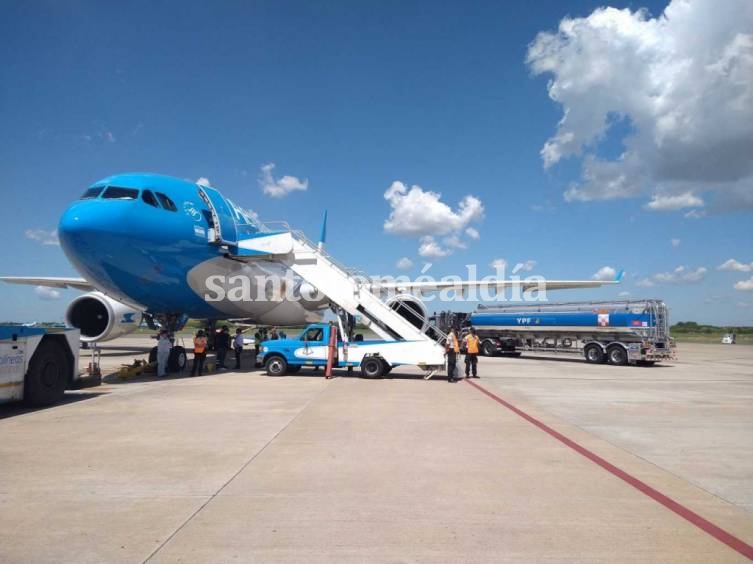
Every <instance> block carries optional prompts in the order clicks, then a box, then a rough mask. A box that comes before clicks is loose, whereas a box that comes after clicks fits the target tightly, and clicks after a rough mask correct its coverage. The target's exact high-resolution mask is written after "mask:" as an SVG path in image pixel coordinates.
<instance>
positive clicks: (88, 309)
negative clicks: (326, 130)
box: [0, 173, 615, 342]
mask: <svg viewBox="0 0 753 564" xmlns="http://www.w3.org/2000/svg"><path fill="white" fill-rule="evenodd" d="M269 232H270V230H269V229H268V228H267V227H266V226H265V225H264V224H262V223H261V222H259V221H258V219H257V218H256V216H255V214H253V213H252V212H249V211H247V210H244V209H242V208H241V207H239V206H237V205H236V204H234V203H233V202H232V201H230V200H229V199H227V198H225V197H223V196H222V194H220V192H219V191H217V190H215V189H214V188H211V187H209V186H203V185H198V184H195V183H192V182H190V181H187V180H182V179H178V178H172V177H169V176H162V175H157V174H141V173H139V174H135V173H134V174H119V175H115V176H111V177H109V178H105V179H103V180H100V181H99V182H95V183H94V184H92V186H91V187H90V188H88V189H87V190H86V191H85V192H84V194H83V195H82V196H81V198H79V199H78V200H77V201H75V202H73V203H72V204H71V205H70V206H69V207H68V209H66V210H65V212H64V213H63V216H62V217H61V219H60V224H59V227H58V235H59V238H60V244H61V247H62V248H63V251H64V252H65V254H66V256H67V257H68V259H69V260H70V261H71V263H72V264H73V266H74V267H75V268H76V270H77V271H78V272H79V273H80V274H81V275H82V278H51V277H15V276H13V277H0V280H4V281H5V282H9V283H16V284H30V285H35V286H51V287H56V288H66V287H70V288H76V289H79V290H84V291H86V292H88V293H86V294H83V295H81V296H78V297H77V298H75V299H74V300H73V301H72V302H71V304H70V305H69V307H68V310H67V314H66V320H67V322H68V324H69V325H71V326H73V327H77V328H79V329H80V330H81V336H82V340H84V341H87V342H95V341H106V340H109V339H113V338H115V337H118V336H121V335H123V334H125V333H128V332H130V331H133V330H135V329H136V328H137V327H138V326H139V324H140V322H141V320H142V315H147V316H148V317H149V318H151V319H154V320H157V321H158V322H159V323H161V324H162V325H163V326H166V327H170V328H172V329H179V328H181V327H182V325H183V324H184V323H185V321H186V320H187V319H188V318H200V319H207V320H215V321H216V320H221V319H235V318H244V319H247V320H248V322H249V323H256V324H264V325H303V324H306V323H310V322H313V321H318V320H320V319H321V317H322V314H323V312H324V311H325V310H326V309H327V308H328V307H329V305H330V303H329V299H328V298H327V297H326V296H323V297H319V298H318V299H294V300H291V299H287V300H280V299H277V300H274V299H272V300H270V299H267V300H246V301H231V300H230V299H222V300H219V301H206V300H205V299H204V297H205V296H206V295H207V293H208V292H209V293H211V291H212V288H208V287H207V279H208V278H209V277H211V276H213V275H219V276H222V277H225V279H228V278H230V277H232V276H236V275H242V276H246V277H248V278H249V279H250V280H252V281H253V280H258V279H259V278H258V277H259V276H266V277H272V276H279V277H283V276H285V275H286V274H287V275H288V276H291V274H292V273H290V272H288V267H287V266H286V265H285V264H283V263H282V262H280V261H279V260H275V258H274V256H273V255H268V256H259V257H256V258H254V257H245V258H244V259H240V258H239V256H238V253H237V252H236V251H237V247H236V246H237V245H238V244H239V242H240V241H243V240H248V239H252V238H255V237H263V236H265V235H267V234H269ZM292 278H293V279H294V280H295V283H294V286H295V287H294V288H293V289H292V292H293V294H292V295H293V296H294V297H296V298H298V297H299V296H303V297H305V296H307V295H311V288H310V287H309V288H305V285H306V284H307V282H306V281H304V280H302V279H301V278H300V277H297V276H292ZM610 283H615V282H604V281H595V280H581V281H547V286H546V287H547V290H550V289H562V288H587V287H596V286H601V285H604V284H610ZM485 284H486V285H489V283H488V282H486V283H484V282H481V281H473V280H471V281H465V282H451V283H442V282H438V283H427V282H420V283H416V284H411V283H407V284H405V283H402V284H400V290H401V291H411V290H419V291H431V290H439V289H442V288H446V287H454V288H459V287H463V288H467V287H471V286H482V285H485ZM493 285H494V286H496V287H497V288H500V287H504V286H511V285H512V282H511V281H497V282H495V283H494V284H493ZM380 287H381V288H382V289H383V288H384V287H385V286H384V285H381V286H380ZM303 290H306V292H304V291H303ZM252 295H256V289H255V288H254V289H253V291H252ZM415 303H416V304H417V305H418V306H419V307H420V308H422V310H423V311H424V312H425V307H424V306H423V304H421V302H420V301H419V300H418V299H416V300H415Z"/></svg>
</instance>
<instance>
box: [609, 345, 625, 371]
mask: <svg viewBox="0 0 753 564" xmlns="http://www.w3.org/2000/svg"><path fill="white" fill-rule="evenodd" d="M607 359H608V360H609V364H612V365H614V366H625V365H626V364H627V362H628V355H627V351H626V350H625V349H624V348H623V347H621V346H620V345H612V346H611V347H609V348H608V349H607Z"/></svg>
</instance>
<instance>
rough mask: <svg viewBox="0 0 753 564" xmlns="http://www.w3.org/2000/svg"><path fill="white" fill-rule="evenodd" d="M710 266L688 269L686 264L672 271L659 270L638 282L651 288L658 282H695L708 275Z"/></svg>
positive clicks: (641, 285)
mask: <svg viewBox="0 0 753 564" xmlns="http://www.w3.org/2000/svg"><path fill="white" fill-rule="evenodd" d="M707 273H708V268H706V267H703V266H700V267H698V268H696V269H692V270H691V269H688V268H687V267H686V266H678V267H677V268H675V269H674V270H673V271H671V272H659V273H657V274H654V275H653V276H651V277H649V278H644V279H642V280H639V281H638V282H636V284H637V285H638V286H640V287H642V288H651V287H653V286H656V285H657V284H695V283H697V282H700V281H701V280H703V279H704V278H705V277H706V274H707Z"/></svg>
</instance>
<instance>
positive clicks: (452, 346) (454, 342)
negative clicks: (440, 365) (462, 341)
mask: <svg viewBox="0 0 753 564" xmlns="http://www.w3.org/2000/svg"><path fill="white" fill-rule="evenodd" d="M448 337H449V338H450V340H449V341H448V342H447V349H448V350H451V351H454V352H456V353H459V352H460V345H459V344H458V337H457V335H455V333H450V334H449V335H448Z"/></svg>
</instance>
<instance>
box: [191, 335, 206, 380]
mask: <svg viewBox="0 0 753 564" xmlns="http://www.w3.org/2000/svg"><path fill="white" fill-rule="evenodd" d="M206 358H207V338H206V336H205V335H204V331H202V330H201V329H199V330H198V331H197V332H196V336H195V337H194V338H193V368H191V376H196V370H197V369H198V371H199V376H201V375H202V374H203V372H204V361H205V360H206Z"/></svg>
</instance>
